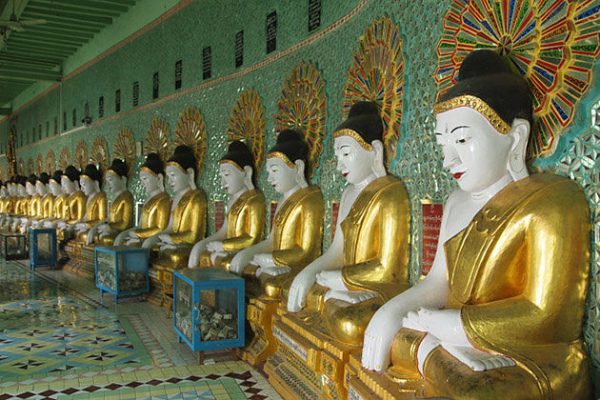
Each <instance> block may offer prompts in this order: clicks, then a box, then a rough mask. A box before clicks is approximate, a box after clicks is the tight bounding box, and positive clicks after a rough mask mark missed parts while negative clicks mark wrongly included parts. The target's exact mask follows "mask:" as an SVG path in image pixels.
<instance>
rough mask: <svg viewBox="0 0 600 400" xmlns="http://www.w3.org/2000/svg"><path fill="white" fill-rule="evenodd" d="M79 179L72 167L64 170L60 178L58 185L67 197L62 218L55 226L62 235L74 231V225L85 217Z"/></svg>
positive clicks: (75, 169) (83, 199)
mask: <svg viewBox="0 0 600 400" xmlns="http://www.w3.org/2000/svg"><path fill="white" fill-rule="evenodd" d="M80 178H81V173H80V172H79V170H78V169H77V168H75V167H74V166H72V165H69V166H68V167H67V168H65V172H64V174H63V175H62V176H61V178H60V185H61V187H62V189H63V192H64V193H65V194H66V195H67V200H66V207H65V209H64V216H63V218H61V219H60V220H58V221H57V226H58V228H59V230H60V231H61V232H63V233H64V232H68V231H70V232H72V231H74V229H75V225H76V224H77V223H79V221H81V220H83V218H84V217H85V211H86V209H85V207H86V203H87V197H86V195H85V193H83V191H82V190H81V188H80V186H79V180H80Z"/></svg>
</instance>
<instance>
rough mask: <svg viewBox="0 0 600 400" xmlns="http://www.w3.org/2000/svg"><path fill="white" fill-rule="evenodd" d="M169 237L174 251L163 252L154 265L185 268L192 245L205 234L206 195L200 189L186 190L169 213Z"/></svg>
mask: <svg viewBox="0 0 600 400" xmlns="http://www.w3.org/2000/svg"><path fill="white" fill-rule="evenodd" d="M168 230H169V231H170V233H169V235H170V236H171V240H172V242H173V245H175V248H174V249H167V250H163V251H161V252H160V254H159V259H158V260H156V262H155V263H154V265H156V266H158V267H163V268H166V269H167V270H173V269H180V268H185V267H186V266H187V259H188V257H189V255H190V251H191V250H192V246H193V245H194V243H196V242H197V241H199V240H200V239H202V238H203V237H204V235H205V233H206V195H205V194H204V191H202V190H201V189H193V190H188V191H187V192H186V193H185V194H184V195H183V196H182V197H181V199H180V200H179V202H178V203H177V205H176V206H175V209H174V210H173V211H172V213H171V221H170V227H169V228H168Z"/></svg>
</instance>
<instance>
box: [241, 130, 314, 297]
mask: <svg viewBox="0 0 600 400" xmlns="http://www.w3.org/2000/svg"><path fill="white" fill-rule="evenodd" d="M307 159H308V146H307V144H306V142H305V141H304V139H303V137H302V135H301V134H300V133H298V132H296V131H294V130H291V129H287V130H284V131H282V132H281V133H279V135H278V136H277V143H276V144H275V146H273V147H272V148H271V149H270V150H269V151H268V153H267V161H266V169H267V173H268V182H269V184H270V185H272V186H273V188H274V189H275V191H276V192H277V193H279V194H281V195H282V197H281V199H280V201H279V204H278V206H277V209H276V211H275V216H274V220H273V224H272V230H271V233H270V234H269V235H268V237H267V238H266V239H265V240H263V241H261V242H259V243H257V244H255V245H254V246H251V247H249V248H247V249H245V250H242V251H240V252H239V253H238V254H237V255H236V256H235V257H234V258H233V260H232V262H231V266H230V270H231V271H232V272H235V273H238V274H243V275H244V276H245V277H246V278H248V279H250V282H252V280H258V283H260V285H259V290H257V288H256V287H253V285H251V284H250V285H247V290H248V291H249V292H250V294H251V295H253V297H258V296H260V295H265V296H267V297H270V298H273V299H280V289H281V287H282V286H283V285H284V282H286V281H287V286H289V284H290V282H291V281H290V278H292V277H294V276H295V275H296V274H297V273H298V272H299V271H300V270H301V269H302V268H303V267H304V266H306V265H307V264H308V263H310V262H311V261H312V260H314V259H315V258H316V257H318V256H319V255H320V253H321V241H322V237H323V214H324V206H323V196H322V194H321V191H320V190H319V188H318V187H316V186H309V185H308V183H307V181H306V171H307V167H308V165H307ZM250 282H248V283H250ZM252 292H254V293H252Z"/></svg>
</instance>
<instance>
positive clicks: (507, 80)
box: [0, 50, 591, 399]
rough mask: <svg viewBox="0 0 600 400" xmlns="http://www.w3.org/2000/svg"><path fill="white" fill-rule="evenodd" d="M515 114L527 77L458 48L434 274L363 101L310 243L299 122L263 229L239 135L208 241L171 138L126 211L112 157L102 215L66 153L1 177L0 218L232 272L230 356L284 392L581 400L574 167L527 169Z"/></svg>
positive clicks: (582, 244)
mask: <svg viewBox="0 0 600 400" xmlns="http://www.w3.org/2000/svg"><path fill="white" fill-rule="evenodd" d="M532 109H533V108H532V96H531V91H530V88H529V85H528V83H527V82H526V80H524V79H523V78H522V77H521V76H520V75H519V74H516V73H514V72H513V70H512V69H511V67H510V66H509V65H508V64H507V63H506V62H505V61H504V59H503V58H501V56H499V55H498V54H497V53H495V52H492V51H488V50H480V51H475V52H473V53H471V54H470V55H469V56H468V57H467V58H465V59H464V61H463V63H462V66H461V69H460V73H459V79H458V80H457V83H456V84H455V85H454V86H453V87H451V88H450V89H449V90H448V91H447V92H445V93H443V94H441V96H440V98H439V101H438V102H437V103H436V104H435V105H434V112H435V115H436V121H437V122H436V126H435V135H436V141H437V144H438V145H439V146H440V147H441V149H442V152H443V166H444V168H445V169H446V170H448V171H449V173H450V174H451V175H452V176H453V178H454V179H455V180H456V183H457V186H458V187H457V188H456V190H455V191H454V192H453V193H451V194H450V196H449V198H448V199H447V201H446V203H445V206H444V213H443V217H442V221H441V228H440V237H439V244H438V248H437V253H436V256H435V260H434V263H433V267H432V270H431V272H430V273H429V274H428V275H427V276H426V277H425V278H424V279H422V280H420V281H419V282H418V283H416V284H413V285H411V283H410V281H409V260H410V257H409V255H410V248H411V246H410V237H411V235H410V229H411V223H412V224H414V223H416V221H411V212H410V201H409V197H408V193H407V190H406V188H405V186H404V184H403V182H402V181H401V179H399V178H397V177H395V176H392V175H389V174H388V173H387V171H386V168H385V163H384V146H383V125H382V119H381V116H380V110H379V108H378V106H377V104H375V103H373V102H367V101H363V102H358V103H356V104H355V105H354V106H353V107H352V108H351V110H350V112H349V115H348V117H347V119H346V120H345V121H344V122H342V123H341V125H339V126H338V127H337V129H336V130H335V132H334V134H333V136H334V140H333V146H334V149H333V151H334V154H335V157H336V159H337V170H338V171H339V172H340V173H341V174H342V175H343V177H344V178H345V180H346V182H347V186H346V187H345V189H344V191H343V194H342V196H341V201H340V206H339V215H338V219H337V221H338V222H337V223H336V225H335V226H334V227H333V228H332V229H335V235H334V238H333V242H332V243H331V245H330V246H329V248H328V249H327V250H325V251H323V250H322V238H323V225H324V210H325V207H324V199H323V195H322V193H321V190H320V189H319V187H317V186H314V185H311V184H310V182H309V180H308V178H307V177H308V176H309V174H308V172H309V169H310V167H311V165H309V161H308V146H307V144H306V142H305V140H304V137H303V135H302V133H301V132H298V131H295V130H292V129H289V130H283V131H282V132H280V133H279V135H278V137H277V142H276V144H275V145H274V146H273V147H272V148H271V149H270V150H269V151H268V153H267V157H266V165H265V170H266V172H267V174H268V178H267V181H268V183H269V184H270V185H272V187H273V189H274V190H275V191H276V192H277V193H278V194H279V196H280V199H279V201H278V206H277V209H276V211H275V214H274V217H273V221H272V228H271V231H270V232H264V230H265V227H266V224H265V218H266V216H265V214H266V212H265V209H266V205H265V198H264V196H263V194H262V193H261V191H260V190H258V189H257V187H256V182H255V179H256V175H257V174H256V169H255V168H256V166H255V164H254V158H253V155H252V152H251V151H250V150H249V148H248V147H247V146H246V145H245V144H244V143H243V142H240V141H233V142H231V143H230V144H229V146H228V149H227V152H226V153H225V154H224V155H223V157H222V158H221V159H220V161H219V174H220V177H221V183H222V186H223V188H224V190H225V191H226V192H227V193H228V195H229V199H228V202H227V204H226V218H225V220H224V223H223V225H222V226H221V227H220V229H218V230H217V231H216V232H215V233H214V234H212V235H210V236H208V237H205V236H204V235H205V231H206V225H207V211H206V210H207V199H206V195H205V193H204V192H203V190H202V189H201V188H199V187H197V186H196V183H195V182H196V173H197V170H196V168H197V167H196V165H197V164H196V158H195V156H194V153H193V151H192V150H191V149H190V148H189V147H187V146H183V145H182V146H179V147H177V148H176V149H175V151H174V153H173V156H172V157H171V158H170V159H169V160H168V161H167V162H166V164H164V163H163V161H162V160H161V159H160V157H159V156H158V155H156V154H149V155H148V156H147V157H146V159H145V162H144V164H143V166H142V167H141V169H140V172H139V180H140V182H141V184H142V185H143V186H144V188H145V190H146V192H147V194H148V197H147V200H146V202H145V204H144V205H143V209H142V216H141V222H140V224H139V226H134V220H133V208H134V203H133V197H132V195H131V194H130V193H129V192H128V191H127V166H126V164H125V163H124V162H123V161H121V160H115V161H114V162H113V163H112V165H111V166H110V168H109V169H108V171H107V173H106V184H107V185H108V191H109V192H111V193H112V195H113V197H114V200H113V202H112V204H111V205H110V209H109V211H108V216H107V215H106V209H107V206H106V195H105V193H104V192H102V191H101V190H100V188H101V183H102V182H101V181H102V174H101V172H100V171H99V170H98V169H97V168H96V167H95V166H94V165H88V166H87V167H86V168H85V169H84V171H82V172H81V173H79V171H78V170H77V169H76V168H74V167H72V166H69V167H67V168H66V170H65V171H64V173H61V172H60V171H59V172H56V173H54V174H53V175H52V176H51V177H50V176H48V175H47V174H41V175H40V176H39V177H37V178H36V177H34V176H32V177H30V178H29V179H25V178H23V177H16V178H14V179H11V180H10V181H9V182H8V183H7V184H5V185H2V187H1V189H0V198H1V199H2V200H1V201H0V211H1V212H2V215H3V218H2V220H1V221H0V223H1V224H2V228H3V229H12V230H15V231H16V230H21V231H24V230H25V229H27V228H28V227H36V226H44V227H54V228H56V229H58V230H59V232H64V233H63V234H62V235H63V236H65V235H66V236H69V235H71V237H73V238H74V239H73V240H75V241H78V242H80V243H85V244H88V245H90V244H96V245H101V246H110V245H118V246H143V247H145V248H149V249H154V250H155V251H156V257H155V258H154V260H153V261H152V267H151V269H154V271H155V273H156V276H158V281H159V282H163V283H165V286H164V289H165V290H168V289H167V286H168V285H169V284H170V282H172V272H173V271H174V270H177V269H182V268H222V269H225V270H227V271H230V272H231V273H235V274H238V275H241V276H243V277H244V279H245V280H246V294H247V297H248V314H247V318H248V321H249V325H250V327H251V330H252V332H253V338H252V341H251V342H250V343H249V344H248V346H247V347H246V349H245V351H244V355H243V357H244V358H245V359H246V360H248V361H250V362H251V363H254V364H258V363H264V366H265V372H266V373H267V374H268V375H269V379H270V381H271V382H272V383H273V385H274V386H275V388H276V389H277V390H278V391H280V393H281V394H282V395H283V396H284V397H286V398H308V397H312V396H313V395H316V396H317V397H319V398H331V399H336V398H344V397H346V396H347V397H349V398H370V396H379V397H385V398H397V399H413V398H425V397H436V398H451V399H566V398H573V399H575V398H576V399H587V398H590V397H591V380H590V373H589V361H588V357H587V355H586V351H585V347H584V343H583V340H582V323H583V322H582V321H583V316H584V302H585V296H586V291H587V281H588V269H589V260H590V250H589V243H590V241H589V237H590V229H591V225H590V216H589V210H588V206H587V202H586V199H585V196H584V194H583V192H582V190H581V189H580V188H579V186H578V185H577V184H576V183H574V182H573V181H571V180H569V179H566V178H562V177H559V176H556V175H553V174H550V173H538V174H533V175H529V173H528V170H527V165H526V149H527V141H528V137H529V133H530V130H531V129H532V127H533V113H532ZM165 183H166V184H168V185H169V186H170V189H171V191H172V193H173V197H172V198H171V197H169V196H168V195H167V194H166V193H165V190H164V185H165ZM51 198H53V199H54V200H53V201H51V200H50V199H51ZM298 382H301V384H299V383H298ZM306 396H308V397H306ZM315 398H316V397H315Z"/></svg>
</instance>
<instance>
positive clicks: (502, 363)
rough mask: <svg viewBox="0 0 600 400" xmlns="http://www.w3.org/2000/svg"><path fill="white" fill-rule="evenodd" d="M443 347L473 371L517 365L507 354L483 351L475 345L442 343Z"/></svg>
mask: <svg viewBox="0 0 600 400" xmlns="http://www.w3.org/2000/svg"><path fill="white" fill-rule="evenodd" d="M442 347H444V348H445V349H446V350H447V351H448V353H450V354H452V355H453V356H454V357H456V359H458V360H459V361H460V362H462V363H463V364H465V365H466V366H467V367H469V368H471V369H472V370H473V371H478V372H480V371H487V370H490V369H497V368H504V367H512V366H514V365H515V362H514V361H513V360H512V359H511V358H509V357H507V356H504V355H502V354H493V353H488V352H486V351H481V350H479V349H476V348H474V347H473V346H456V345H452V344H449V343H442Z"/></svg>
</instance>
